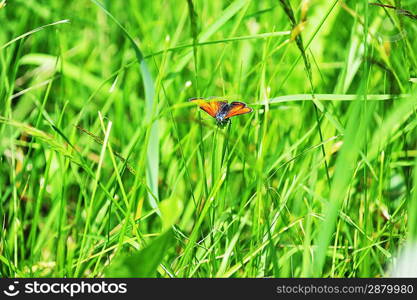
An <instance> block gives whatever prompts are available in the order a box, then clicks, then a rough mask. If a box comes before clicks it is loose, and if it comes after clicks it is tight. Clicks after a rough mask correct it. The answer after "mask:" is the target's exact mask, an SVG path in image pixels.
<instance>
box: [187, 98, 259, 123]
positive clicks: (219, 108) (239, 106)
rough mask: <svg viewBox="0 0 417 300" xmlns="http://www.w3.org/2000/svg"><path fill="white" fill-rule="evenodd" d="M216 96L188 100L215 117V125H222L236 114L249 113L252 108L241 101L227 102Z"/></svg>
mask: <svg viewBox="0 0 417 300" xmlns="http://www.w3.org/2000/svg"><path fill="white" fill-rule="evenodd" d="M215 99H218V98H215V97H213V98H192V99H190V100H189V101H191V102H195V103H196V104H197V105H198V106H199V107H200V108H201V109H202V110H204V111H205V112H206V113H208V114H209V115H210V116H212V117H213V118H215V119H216V122H217V125H219V126H220V127H224V126H225V125H227V124H228V123H229V122H230V118H231V117H233V116H237V115H242V114H246V113H250V112H252V111H253V109H252V108H250V107H248V106H246V104H245V103H243V102H238V101H234V102H231V103H228V102H226V101H222V100H215Z"/></svg>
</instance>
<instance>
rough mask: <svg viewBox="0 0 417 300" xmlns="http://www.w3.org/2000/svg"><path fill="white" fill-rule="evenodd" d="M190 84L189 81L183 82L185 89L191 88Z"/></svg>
mask: <svg viewBox="0 0 417 300" xmlns="http://www.w3.org/2000/svg"><path fill="white" fill-rule="evenodd" d="M192 84H193V83H192V82H191V81H190V80H188V81H186V82H185V87H186V88H188V87H190V86H192Z"/></svg>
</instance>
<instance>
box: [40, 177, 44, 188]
mask: <svg viewBox="0 0 417 300" xmlns="http://www.w3.org/2000/svg"><path fill="white" fill-rule="evenodd" d="M39 185H40V187H41V188H43V187H44V185H45V178H44V177H41V179H40V180H39Z"/></svg>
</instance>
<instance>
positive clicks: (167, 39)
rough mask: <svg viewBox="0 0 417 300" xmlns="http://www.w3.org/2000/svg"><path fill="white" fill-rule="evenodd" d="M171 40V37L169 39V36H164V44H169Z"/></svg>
mask: <svg viewBox="0 0 417 300" xmlns="http://www.w3.org/2000/svg"><path fill="white" fill-rule="evenodd" d="M170 40H171V37H170V35H169V34H167V35H166V36H165V42H167V43H168V42H169V41H170Z"/></svg>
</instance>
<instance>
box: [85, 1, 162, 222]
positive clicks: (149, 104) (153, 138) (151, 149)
mask: <svg viewBox="0 0 417 300" xmlns="http://www.w3.org/2000/svg"><path fill="white" fill-rule="evenodd" d="M91 1H92V2H93V3H94V4H96V5H97V6H98V7H100V9H101V10H102V11H103V12H104V13H105V14H106V15H107V16H109V17H110V18H111V19H112V20H113V22H114V23H116V25H117V26H118V27H119V28H120V29H121V30H122V32H123V34H124V35H125V37H126V38H127V39H128V40H129V41H130V42H131V44H132V47H133V49H134V50H135V54H136V58H137V60H138V61H139V62H140V73H141V74H142V78H143V85H144V89H145V100H146V109H145V114H146V118H145V120H146V121H147V122H152V120H153V118H152V116H153V115H156V114H157V112H156V107H157V103H156V101H155V88H154V84H153V78H152V75H151V73H150V72H149V68H148V65H147V63H146V62H145V59H144V55H143V54H142V51H141V50H140V49H139V46H138V45H137V44H136V42H135V40H134V39H133V37H132V36H131V35H130V34H129V32H128V31H127V30H126V29H125V28H124V27H123V25H122V24H120V22H119V21H118V20H117V19H116V18H115V17H114V16H113V15H112V14H111V13H110V12H109V11H108V10H107V9H106V8H105V7H104V6H103V4H101V3H100V2H99V1H97V0H91ZM149 125H150V126H151V127H150V136H149V141H148V146H147V147H148V148H147V167H146V177H147V181H148V185H149V187H150V189H151V191H152V194H153V195H154V196H156V198H157V199H158V173H159V172H158V170H159V131H158V121H157V120H153V122H152V123H151V124H149ZM148 199H149V202H150V205H151V206H152V208H154V209H156V211H157V212H158V214H159V209H158V204H157V200H155V199H154V197H153V196H152V195H150V194H148Z"/></svg>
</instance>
